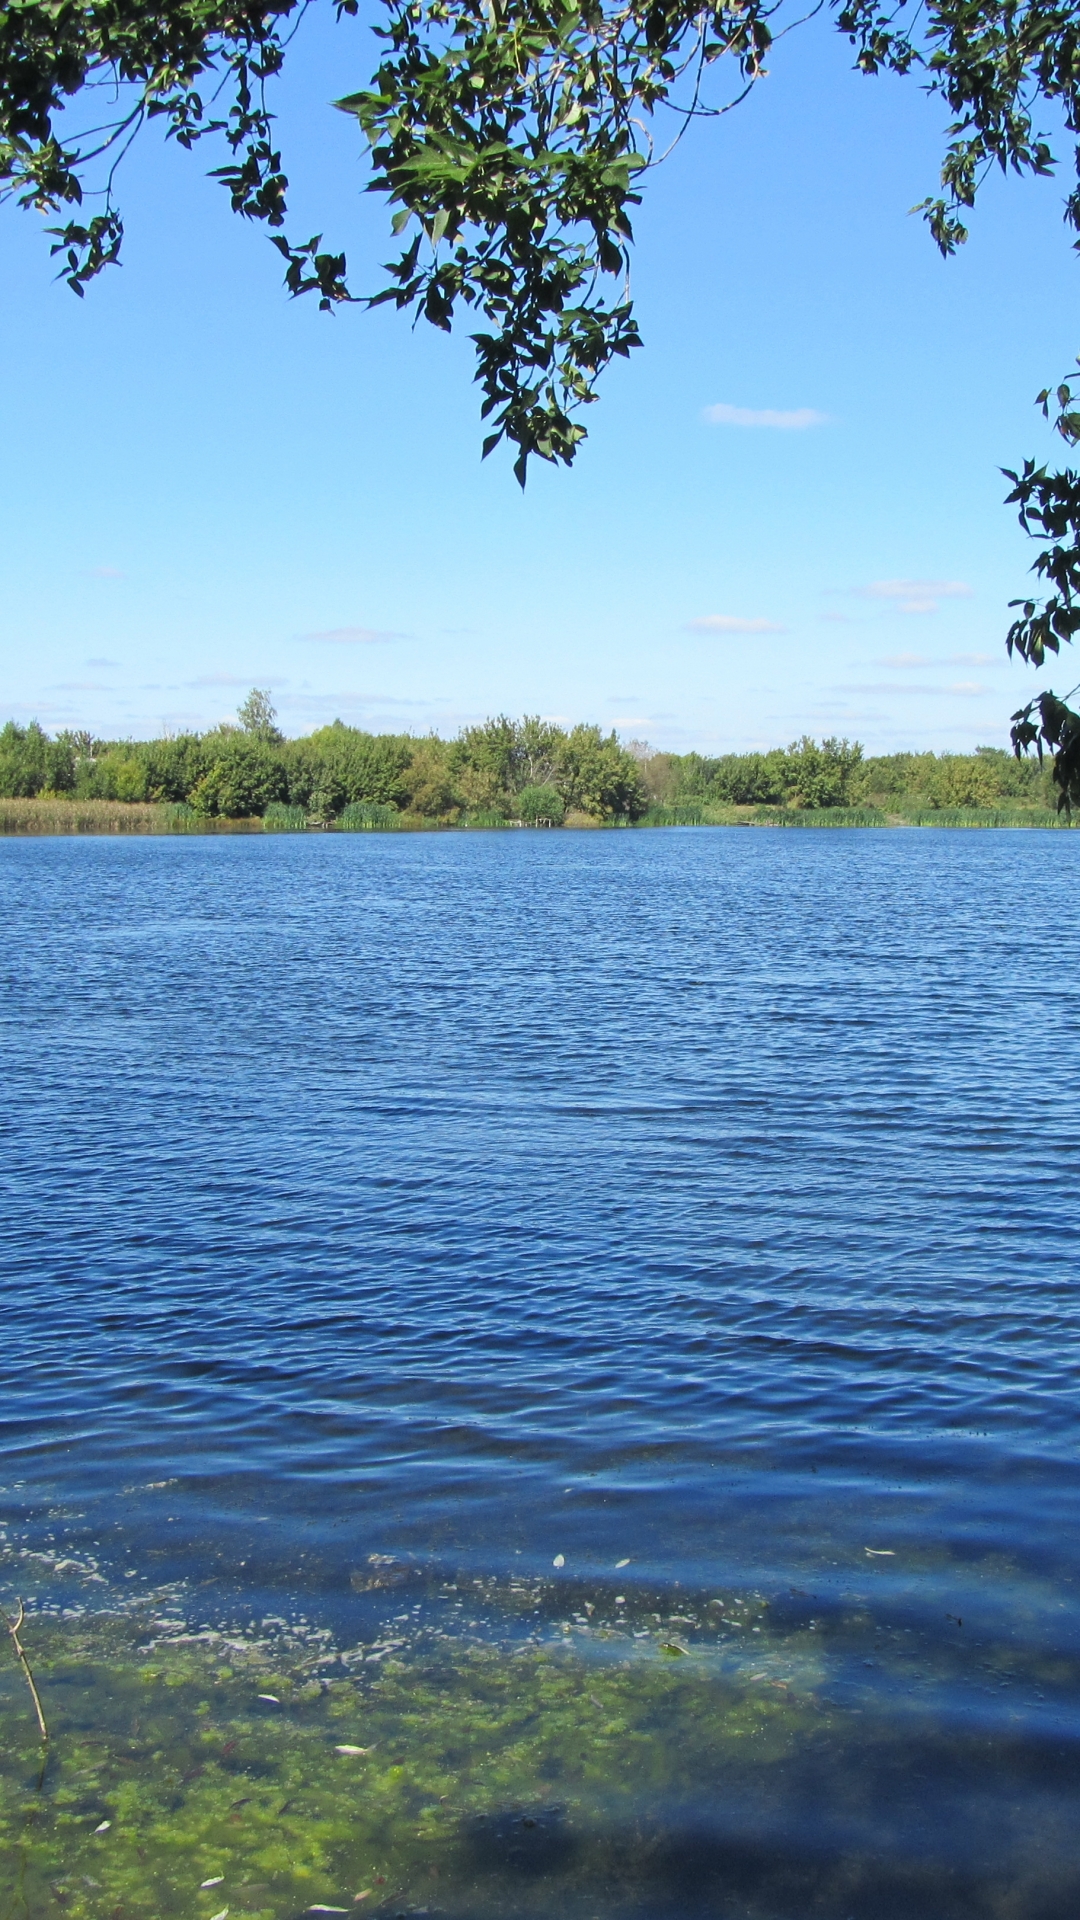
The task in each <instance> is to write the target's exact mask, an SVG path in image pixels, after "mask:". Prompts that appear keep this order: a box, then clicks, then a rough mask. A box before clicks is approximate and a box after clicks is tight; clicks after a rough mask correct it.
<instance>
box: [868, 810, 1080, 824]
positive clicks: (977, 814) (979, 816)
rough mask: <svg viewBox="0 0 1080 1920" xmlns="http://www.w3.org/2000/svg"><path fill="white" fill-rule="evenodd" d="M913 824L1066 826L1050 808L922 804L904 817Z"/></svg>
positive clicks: (1063, 817)
mask: <svg viewBox="0 0 1080 1920" xmlns="http://www.w3.org/2000/svg"><path fill="white" fill-rule="evenodd" d="M906 818H907V819H908V821H909V822H910V824H911V825H912V826H913V827H1069V826H1071V825H1072V821H1071V820H1070V819H1069V816H1068V814H1067V813H1055V812H1054V811H1053V809H1052V808H1050V807H926V808H922V809H921V810H920V811H919V812H917V813H910V814H908V815H907V816H906Z"/></svg>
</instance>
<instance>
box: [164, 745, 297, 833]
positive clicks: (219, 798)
mask: <svg viewBox="0 0 1080 1920" xmlns="http://www.w3.org/2000/svg"><path fill="white" fill-rule="evenodd" d="M285 793H286V782H285V769H284V767H283V765H282V763H281V759H280V757H279V755H278V754H276V753H275V752H274V749H273V746H272V744H271V743H270V742H268V741H265V740H260V739H258V738H249V737H247V736H245V735H243V734H241V735H239V736H236V737H234V738H232V739H230V738H229V737H228V736H227V735H226V736H225V738H224V739H223V740H222V741H221V744H220V746H219V747H218V749H217V751H216V752H214V753H213V754H212V757H211V759H210V764H209V766H208V767H207V770H206V772H205V773H204V774H203V775H202V776H201V778H200V779H199V780H197V781H196V783H195V785H194V787H193V788H192V789H191V792H190V793H189V795H188V796H187V797H188V799H189V800H190V803H191V805H192V806H193V807H194V808H195V810H196V812H197V813H206V814H225V815H227V816H229V817H230V818H232V819H245V818H247V817H249V816H251V815H253V814H261V813H265V811H266V808H267V807H268V806H269V804H270V802H271V801H272V800H283V799H284V798H285Z"/></svg>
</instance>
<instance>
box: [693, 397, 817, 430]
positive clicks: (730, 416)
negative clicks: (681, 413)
mask: <svg viewBox="0 0 1080 1920" xmlns="http://www.w3.org/2000/svg"><path fill="white" fill-rule="evenodd" d="M705 418H706V420H709V421H711V422H712V424H713V426H714V427H779V428H780V429H781V430H782V431H784V432H787V433H801V432H802V431H803V429H804V428H806V427H823V426H824V425H825V423H826V421H827V420H828V418H829V416H828V414H827V413H818V412H817V411H816V409H815V408H813V407H793V408H791V409H790V410H789V411H787V412H785V411H784V410H783V409H780V408H777V407H732V406H729V405H728V403H727V401H726V400H721V401H719V402H718V403H717V405H716V406H714V407H706V409H705Z"/></svg>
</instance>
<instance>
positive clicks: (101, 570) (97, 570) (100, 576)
mask: <svg viewBox="0 0 1080 1920" xmlns="http://www.w3.org/2000/svg"><path fill="white" fill-rule="evenodd" d="M89 572H90V578H91V579H92V580H122V579H123V577H124V576H123V573H122V571H121V569H120V568H119V567H91V568H90V569H89Z"/></svg>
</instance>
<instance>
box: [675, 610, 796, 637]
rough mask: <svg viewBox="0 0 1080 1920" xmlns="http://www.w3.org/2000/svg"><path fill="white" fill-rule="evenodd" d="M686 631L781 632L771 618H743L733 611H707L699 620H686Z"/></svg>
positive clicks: (782, 630) (782, 629)
mask: <svg viewBox="0 0 1080 1920" xmlns="http://www.w3.org/2000/svg"><path fill="white" fill-rule="evenodd" d="M686 631H687V633H783V632H784V631H785V629H784V628H783V627H778V626H777V625H776V622H775V621H773V620H743V619H741V618H740V617H739V615H738V614H735V613H707V614H705V615H704V617H703V618H702V619H700V620H688V621H687V623H686Z"/></svg>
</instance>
